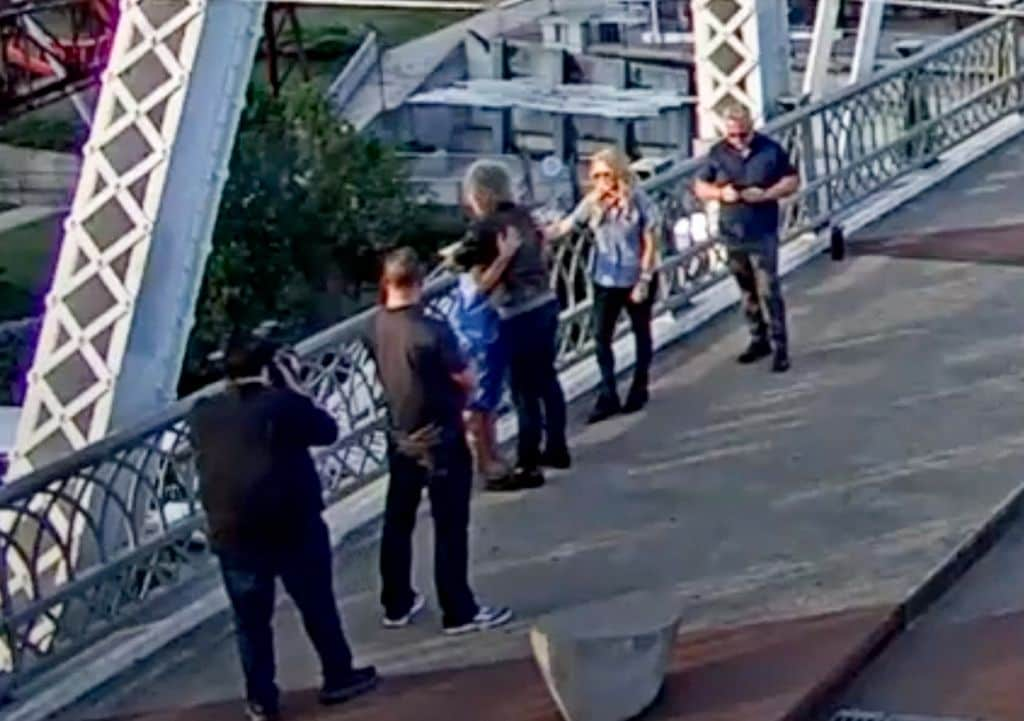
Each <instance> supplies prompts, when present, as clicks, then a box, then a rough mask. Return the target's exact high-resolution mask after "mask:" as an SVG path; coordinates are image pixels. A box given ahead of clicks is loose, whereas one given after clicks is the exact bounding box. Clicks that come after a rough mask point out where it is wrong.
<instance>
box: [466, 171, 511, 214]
mask: <svg viewBox="0 0 1024 721" xmlns="http://www.w3.org/2000/svg"><path fill="white" fill-rule="evenodd" d="M462 183H463V187H464V192H465V193H466V195H468V196H469V197H470V198H473V199H474V200H475V201H476V204H477V205H478V206H480V209H481V210H483V211H485V212H488V213H493V212H494V211H495V210H497V209H498V206H499V205H501V204H502V203H513V202H515V198H514V197H513V195H512V175H511V174H510V173H509V172H508V168H507V167H505V164H504V163H501V162H498V161H496V160H478V161H476V162H475V163H473V164H472V165H470V166H469V170H467V171H466V175H465V177H464V178H463V181H462Z"/></svg>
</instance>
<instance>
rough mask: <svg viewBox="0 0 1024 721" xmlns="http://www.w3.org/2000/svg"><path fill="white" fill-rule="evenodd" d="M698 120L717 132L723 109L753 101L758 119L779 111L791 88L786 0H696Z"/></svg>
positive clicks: (707, 132) (707, 135)
mask: <svg viewBox="0 0 1024 721" xmlns="http://www.w3.org/2000/svg"><path fill="white" fill-rule="evenodd" d="M692 2H693V25H694V28H693V31H694V45H695V49H696V63H695V72H696V76H697V77H696V80H697V124H698V133H699V137H700V138H701V140H705V141H706V140H711V139H714V138H715V137H717V136H718V135H719V134H720V133H721V131H722V126H723V121H722V112H723V111H724V110H725V108H726V107H728V106H729V105H731V104H737V103H738V104H741V105H744V106H745V107H747V108H748V109H749V110H750V111H751V114H752V115H753V116H754V118H755V121H756V122H761V121H763V120H765V119H766V118H769V117H771V116H773V115H775V114H776V113H778V111H779V99H780V98H782V97H783V96H785V95H788V94H789V92H790V90H789V28H788V21H787V17H786V9H787V3H786V2H784V1H783V0H692Z"/></svg>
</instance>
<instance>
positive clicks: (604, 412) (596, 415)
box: [587, 397, 622, 425]
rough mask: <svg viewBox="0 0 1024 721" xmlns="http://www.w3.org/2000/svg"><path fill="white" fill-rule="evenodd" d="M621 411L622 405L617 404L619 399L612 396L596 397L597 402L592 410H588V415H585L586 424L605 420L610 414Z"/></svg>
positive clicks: (615, 414)
mask: <svg viewBox="0 0 1024 721" xmlns="http://www.w3.org/2000/svg"><path fill="white" fill-rule="evenodd" d="M621 412H622V406H621V405H619V399H618V398H613V399H608V398H604V397H601V398H598V399H597V403H596V404H594V410H592V411H591V412H590V416H588V417H587V425H594V424H595V423H600V422H601V421H606V420H608V419H609V418H611V417H612V416H617V415H618V414H619V413H621Z"/></svg>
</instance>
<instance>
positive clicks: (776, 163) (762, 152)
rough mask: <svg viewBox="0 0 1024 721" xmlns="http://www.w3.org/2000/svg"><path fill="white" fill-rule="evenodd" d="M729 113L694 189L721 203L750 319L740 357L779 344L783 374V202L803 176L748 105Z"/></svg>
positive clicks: (724, 235) (748, 358)
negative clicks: (759, 128) (758, 128)
mask: <svg viewBox="0 0 1024 721" xmlns="http://www.w3.org/2000/svg"><path fill="white" fill-rule="evenodd" d="M725 120H726V125H725V127H726V135H725V139H724V140H721V141H720V142H718V143H716V144H715V145H714V147H712V148H711V151H710V153H708V162H707V163H706V164H705V166H704V167H703V168H702V169H701V171H700V174H699V175H698V176H697V182H696V185H695V188H694V189H695V191H696V193H697V197H698V198H699V199H700V200H703V201H706V202H708V201H717V202H718V203H719V204H720V210H719V221H718V233H719V237H720V238H721V240H722V242H724V243H725V245H726V247H727V248H728V251H729V270H731V271H732V274H733V277H734V278H735V279H736V283H737V285H739V287H740V292H741V293H742V296H743V312H744V314H745V315H746V317H747V322H748V324H749V326H750V335H751V342H750V346H749V347H748V348H747V349H746V350H745V351H744V352H743V353H742V354H741V355H740V357H739V358H738V360H739V362H740V363H743V364H749V363H755V362H757V361H759V360H760V359H762V358H765V357H767V356H769V355H771V354H772V346H773V345H774V347H775V359H774V362H773V364H772V370H774V371H775V372H776V373H785V372H786V371H787V370H789V343H788V334H787V330H786V306H785V303H784V302H783V300H782V286H781V284H780V283H779V201H780V200H782V199H783V198H786V197H788V196H790V195H792V194H793V193H795V192H796V191H797V189H798V188H799V187H800V176H799V174H798V173H797V170H796V168H794V167H793V164H792V162H790V159H789V157H788V156H787V154H786V151H785V150H784V149H783V148H782V146H781V145H779V144H778V143H776V142H775V141H774V140H772V139H771V138H768V137H766V136H764V135H761V134H759V133H755V132H754V129H753V124H752V122H751V119H750V113H749V112H748V111H747V109H746V108H744V107H742V106H735V107H733V108H730V109H729V110H727V111H726V119H725ZM762 301H763V302H764V305H765V306H766V307H767V309H768V323H766V322H765V319H764V314H763V313H762V312H761V303H762ZM769 329H770V331H771V339H770V340H769Z"/></svg>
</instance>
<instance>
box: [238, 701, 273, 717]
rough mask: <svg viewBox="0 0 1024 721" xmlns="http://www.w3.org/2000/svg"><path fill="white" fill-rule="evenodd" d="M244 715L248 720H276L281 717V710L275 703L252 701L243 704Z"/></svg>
mask: <svg viewBox="0 0 1024 721" xmlns="http://www.w3.org/2000/svg"><path fill="white" fill-rule="evenodd" d="M245 717H246V718H247V719H249V721H277V719H279V718H281V712H280V710H279V709H278V707H277V705H276V704H274V705H270V704H263V703H253V702H252V701H249V702H248V703H247V704H245Z"/></svg>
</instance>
